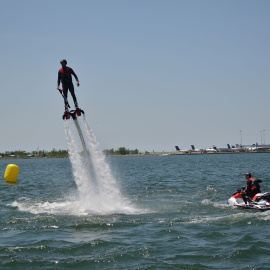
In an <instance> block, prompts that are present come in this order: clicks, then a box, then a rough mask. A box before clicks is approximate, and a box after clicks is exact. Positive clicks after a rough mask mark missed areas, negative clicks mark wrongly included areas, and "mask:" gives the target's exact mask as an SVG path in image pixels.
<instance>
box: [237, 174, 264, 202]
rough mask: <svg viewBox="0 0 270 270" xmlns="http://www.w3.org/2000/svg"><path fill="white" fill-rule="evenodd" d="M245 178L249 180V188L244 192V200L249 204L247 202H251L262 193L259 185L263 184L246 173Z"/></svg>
mask: <svg viewBox="0 0 270 270" xmlns="http://www.w3.org/2000/svg"><path fill="white" fill-rule="evenodd" d="M245 176H246V179H247V186H246V187H245V188H244V189H243V191H242V198H243V201H244V202H245V204H247V201H249V202H250V201H251V199H250V198H252V197H254V196H255V195H256V194H257V193H260V192H261V188H260V184H259V183H261V182H262V180H259V179H256V178H255V177H252V175H251V173H245Z"/></svg>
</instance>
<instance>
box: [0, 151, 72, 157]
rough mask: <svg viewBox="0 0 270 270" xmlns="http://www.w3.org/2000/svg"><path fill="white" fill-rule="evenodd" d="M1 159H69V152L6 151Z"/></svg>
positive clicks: (0, 155)
mask: <svg viewBox="0 0 270 270" xmlns="http://www.w3.org/2000/svg"><path fill="white" fill-rule="evenodd" d="M0 157H1V158H31V157H48V158H53V157H55V158H56V157H59V158H63V157H68V150H56V149H53V150H52V151H45V150H41V151H32V152H27V151H22V150H15V151H6V152H4V153H0Z"/></svg>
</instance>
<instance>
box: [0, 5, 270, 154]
mask: <svg viewBox="0 0 270 270" xmlns="http://www.w3.org/2000/svg"><path fill="white" fill-rule="evenodd" d="M0 4H1V9H0V38H1V47H0V59H1V66H0V71H1V72H0V74H1V99H0V104H1V111H2V117H1V118H0V119H1V120H0V125H1V136H0V138H1V140H0V152H4V151H7V150H26V151H31V150H36V149H37V148H38V147H39V149H40V150H43V149H45V150H52V149H53V148H56V149H67V143H66V137H65V133H64V123H63V120H62V119H61V116H62V114H63V111H64V106H63V100H62V97H61V96H60V95H59V93H58V91H57V90H56V81H57V72H58V70H59V68H60V64H59V60H60V59H62V58H66V59H67V61H68V65H69V66H71V67H72V68H73V69H74V70H75V72H76V73H77V75H78V77H79V79H80V83H81V86H80V87H75V88H76V94H77V98H78V101H79V105H80V107H81V108H82V109H84V111H85V113H86V117H87V120H88V121H89V123H90V126H91V128H92V129H93V132H94V134H95V135H96V137H97V140H98V141H99V143H100V147H101V149H105V148H118V147H121V146H125V147H127V148H130V149H135V148H138V149H139V150H141V151H145V150H148V151H153V150H155V151H163V150H164V151H174V146H175V145H179V147H180V148H190V145H191V144H195V146H196V147H197V148H199V147H200V148H206V147H207V148H208V147H212V146H213V145H216V146H217V147H226V144H227V143H230V144H235V143H240V130H241V131H242V142H243V144H251V143H256V142H258V143H260V141H261V135H260V134H261V133H260V131H261V130H265V141H266V143H270V121H269V113H270V106H269V105H270V91H269V90H270V82H269V78H270V77H269V75H270V73H269V71H270V70H269V67H270V64H269V63H270V35H269V29H270V16H269V14H270V1H269V0H260V1H255V0H252V1H250V0H226V1H225V0H224V1H222V0H219V1H217V0H204V1H202V0H162V1H161V0H136V1H135V0H134V1H131V0H114V1H112V0H85V1H84V0H79V1H74V0H73V1H71V0H65V1H63V0H58V1H52V0H46V1H36V0H24V1H21V0H13V1H6V0H5V1H4V0H0ZM70 103H71V104H73V102H72V100H71V98H70Z"/></svg>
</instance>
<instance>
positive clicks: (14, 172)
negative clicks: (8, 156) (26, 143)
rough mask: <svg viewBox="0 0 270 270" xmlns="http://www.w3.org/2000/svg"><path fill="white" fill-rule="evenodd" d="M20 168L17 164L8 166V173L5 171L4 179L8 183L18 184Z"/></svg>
mask: <svg viewBox="0 0 270 270" xmlns="http://www.w3.org/2000/svg"><path fill="white" fill-rule="evenodd" d="M19 170H20V169H19V167H18V166H17V165H15V164H8V165H7V168H6V171H5V175H4V179H5V180H6V181H7V182H16V180H17V177H18V174H19Z"/></svg>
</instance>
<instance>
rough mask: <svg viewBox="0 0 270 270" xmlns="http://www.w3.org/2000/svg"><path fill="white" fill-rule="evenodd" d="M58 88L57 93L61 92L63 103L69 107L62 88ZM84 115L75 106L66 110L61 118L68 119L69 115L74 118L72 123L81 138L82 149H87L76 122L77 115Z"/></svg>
mask: <svg viewBox="0 0 270 270" xmlns="http://www.w3.org/2000/svg"><path fill="white" fill-rule="evenodd" d="M58 90H59V93H60V94H61V96H62V97H63V99H64V101H65V104H66V105H67V106H68V108H70V105H69V103H68V100H67V98H66V97H65V95H64V94H63V90H61V89H58ZM82 114H83V115H84V111H83V110H82V109H80V108H76V109H75V110H71V111H69V110H66V111H65V112H64V114H63V116H62V119H63V120H65V119H66V120H68V119H70V116H71V118H72V119H73V120H74V123H75V126H76V128H77V130H78V133H79V136H80V139H81V142H82V146H83V149H84V150H85V151H86V150H87V147H86V144H85V140H84V137H83V133H82V130H81V127H80V125H79V123H78V120H77V116H81V115H82Z"/></svg>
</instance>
